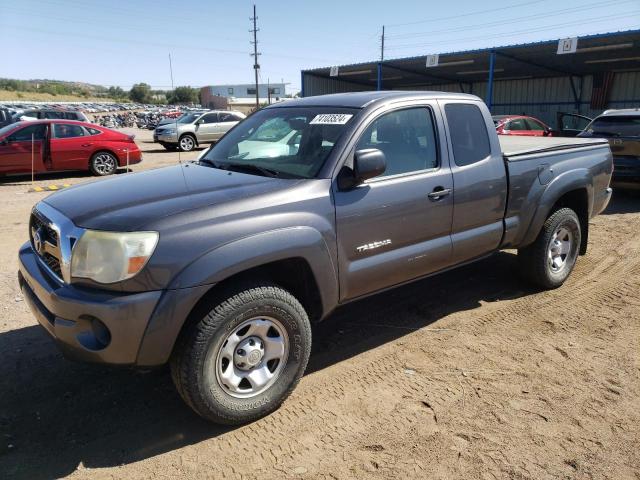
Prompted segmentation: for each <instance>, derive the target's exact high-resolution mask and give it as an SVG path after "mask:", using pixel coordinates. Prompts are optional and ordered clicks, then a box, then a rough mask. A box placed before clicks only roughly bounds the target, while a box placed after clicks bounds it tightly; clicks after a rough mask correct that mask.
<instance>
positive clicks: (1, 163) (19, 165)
mask: <svg viewBox="0 0 640 480" xmlns="http://www.w3.org/2000/svg"><path fill="white" fill-rule="evenodd" d="M46 131H47V126H46V125H45V124H42V123H39V124H36V125H28V126H26V127H23V128H20V129H18V130H17V131H15V132H13V133H12V134H11V135H9V136H8V137H7V138H6V142H5V143H4V144H2V145H0V173H28V172H31V167H32V165H31V164H32V162H33V169H34V171H35V172H42V171H44V170H46V168H45V165H44V163H43V154H44V146H45V142H46Z"/></svg>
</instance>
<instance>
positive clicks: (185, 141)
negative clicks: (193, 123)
mask: <svg viewBox="0 0 640 480" xmlns="http://www.w3.org/2000/svg"><path fill="white" fill-rule="evenodd" d="M178 146H179V148H180V151H182V152H190V151H191V150H193V149H194V148H195V147H196V139H195V137H194V136H193V135H183V136H182V137H180V141H179V142H178Z"/></svg>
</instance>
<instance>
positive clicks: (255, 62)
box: [249, 4, 262, 110]
mask: <svg viewBox="0 0 640 480" xmlns="http://www.w3.org/2000/svg"><path fill="white" fill-rule="evenodd" d="M249 20H251V21H253V30H249V32H251V33H253V42H249V43H250V44H252V45H253V53H251V54H250V55H251V56H252V57H253V70H254V72H255V76H256V110H258V109H259V108H260V94H259V92H258V70H260V64H259V63H258V56H259V55H262V54H261V53H259V52H258V32H259V31H260V30H259V29H258V27H257V26H256V22H257V21H258V16H257V15H256V5H255V4H254V5H253V17H251V18H250V19H249Z"/></svg>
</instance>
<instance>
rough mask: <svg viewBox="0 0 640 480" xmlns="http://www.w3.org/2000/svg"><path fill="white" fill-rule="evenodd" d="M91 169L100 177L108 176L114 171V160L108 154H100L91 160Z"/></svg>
mask: <svg viewBox="0 0 640 480" xmlns="http://www.w3.org/2000/svg"><path fill="white" fill-rule="evenodd" d="M93 168H94V169H95V171H96V172H98V173H99V174H100V175H109V174H110V173H113V172H114V171H115V169H116V159H115V158H114V157H113V155H111V154H110V153H100V154H99V155H97V156H96V157H95V158H94V159H93Z"/></svg>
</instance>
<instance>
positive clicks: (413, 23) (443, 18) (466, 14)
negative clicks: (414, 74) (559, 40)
mask: <svg viewBox="0 0 640 480" xmlns="http://www.w3.org/2000/svg"><path fill="white" fill-rule="evenodd" d="M548 1H549V0H538V2H537V4H540V3H542V2H548ZM525 5H531V1H530V0H529V1H526V2H520V3H514V4H513V5H502V6H500V7H497V8H491V9H483V10H476V11H474V12H469V13H462V14H459V15H451V16H448V17H436V18H429V19H427V20H417V21H415V22H406V23H392V24H390V25H387V26H389V27H404V26H405V25H418V24H421V23H431V22H439V21H441V20H453V19H456V18H463V17H470V16H473V15H482V14H485V13H492V12H501V11H504V10H506V9H509V8H517V7H522V6H525Z"/></svg>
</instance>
